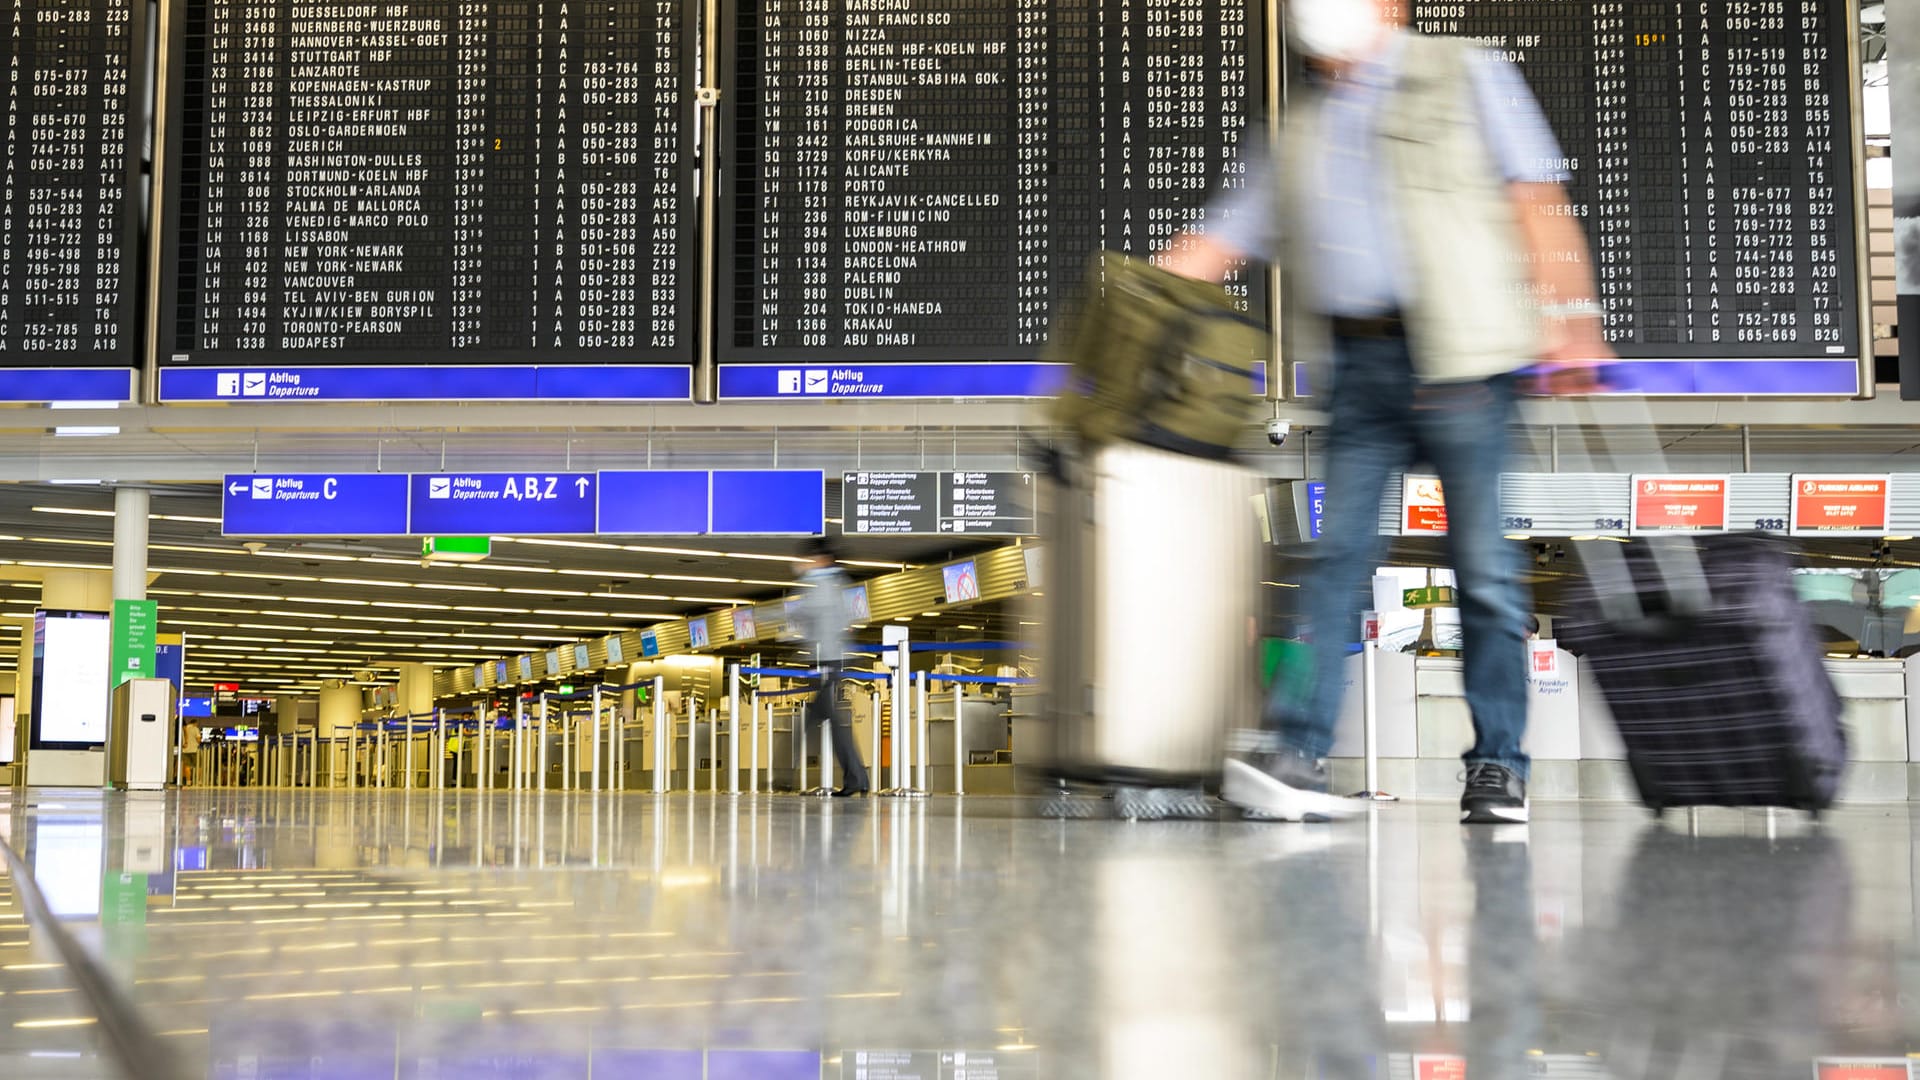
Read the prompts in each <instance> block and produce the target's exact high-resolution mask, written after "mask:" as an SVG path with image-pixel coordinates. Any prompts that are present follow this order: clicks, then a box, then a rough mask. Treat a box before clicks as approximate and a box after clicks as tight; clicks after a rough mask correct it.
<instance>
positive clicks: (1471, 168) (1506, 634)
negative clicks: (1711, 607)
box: [1163, 0, 1609, 823]
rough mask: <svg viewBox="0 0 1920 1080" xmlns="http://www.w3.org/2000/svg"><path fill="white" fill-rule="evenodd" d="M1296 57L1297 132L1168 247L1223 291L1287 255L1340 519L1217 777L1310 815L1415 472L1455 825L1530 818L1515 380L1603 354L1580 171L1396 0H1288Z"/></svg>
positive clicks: (1291, 295)
mask: <svg viewBox="0 0 1920 1080" xmlns="http://www.w3.org/2000/svg"><path fill="white" fill-rule="evenodd" d="M1286 14H1287V31H1288V35H1287V36H1288V41H1289V43H1290V44H1291V45H1292V46H1293V47H1295V48H1296V49H1298V50H1299V51H1300V52H1301V53H1302V54H1304V55H1305V56H1306V58H1307V61H1308V64H1309V67H1310V69H1311V71H1312V77H1311V78H1310V79H1309V85H1308V86H1306V87H1305V88H1303V89H1300V90H1298V91H1297V92H1296V93H1295V94H1294V96H1293V100H1292V101H1291V102H1290V104H1289V108H1288V112H1287V117H1286V124H1285V134H1284V136H1283V137H1282V139H1281V140H1280V142H1279V144H1278V146H1277V147H1276V148H1274V150H1273V151H1272V152H1270V153H1268V154H1266V155H1265V156H1264V157H1262V158H1261V159H1260V160H1256V161H1252V162H1250V163H1249V169H1248V175H1247V176H1246V181H1245V187H1244V188H1240V189H1235V190H1232V191H1230V192H1229V193H1228V194H1227V195H1226V196H1225V203H1226V205H1225V206H1224V207H1222V209H1224V210H1226V211H1228V212H1227V213H1225V214H1217V215H1210V219H1209V220H1210V229H1213V230H1215V231H1210V232H1209V233H1208V234H1206V235H1204V236H1201V235H1196V234H1192V233H1189V234H1186V235H1183V236H1181V237H1179V238H1176V240H1175V241H1174V242H1173V244H1172V245H1171V246H1170V247H1169V249H1168V251H1167V252H1166V253H1165V254H1164V256H1163V260H1164V262H1165V265H1167V266H1168V267H1169V268H1170V269H1172V270H1174V271H1176V272H1179V273H1183V274H1187V275H1190V276H1193V277H1200V278H1207V279H1212V280H1218V279H1220V278H1221V277H1224V276H1225V275H1226V274H1227V273H1228V272H1229V271H1230V269H1231V268H1232V266H1233V264H1234V263H1235V261H1236V260H1238V259H1241V258H1249V257H1251V258H1263V259H1269V260H1271V261H1273V262H1274V263H1275V264H1276V266H1277V269H1278V270H1279V272H1280V275H1281V280H1282V283H1283V305H1282V311H1281V313H1280V319H1281V321H1280V324H1279V328H1280V331H1281V334H1282V348H1283V350H1284V352H1285V355H1287V356H1288V357H1289V358H1291V359H1294V360H1296V361H1301V362H1304V363H1306V364H1307V365H1308V367H1309V370H1310V376H1309V386H1310V389H1311V392H1312V393H1313V395H1314V396H1315V398H1316V399H1317V400H1318V401H1320V402H1322V403H1324V407H1325V408H1326V409H1327V410H1328V412H1329V415H1330V419H1331V426H1332V430H1331V432H1330V435H1331V438H1330V445H1329V448H1328V466H1327V470H1328V471H1327V477H1326V480H1327V498H1328V508H1327V521H1326V526H1325V529H1324V530H1323V533H1322V539H1321V540H1320V541H1319V543H1318V551H1317V558H1318V560H1319V561H1318V572H1317V573H1316V574H1315V575H1314V580H1313V582H1312V583H1311V585H1310V588H1309V590H1308V593H1307V597H1306V604H1307V615H1308V622H1309V625H1310V628H1311V631H1310V632H1311V634H1312V636H1313V640H1314V664H1313V667H1314V673H1315V674H1314V678H1313V679H1312V680H1311V685H1310V686H1307V687H1297V686H1296V687H1288V686H1285V685H1280V684H1276V686H1275V692H1274V697H1273V699H1272V701H1271V702H1270V703H1269V705H1268V709H1267V718H1266V719H1267V728H1268V730H1267V731H1266V732H1265V733H1263V735H1262V738H1261V739H1260V741H1259V742H1257V743H1256V744H1255V747H1254V749H1252V750H1251V751H1250V752H1247V753H1244V754H1238V755H1236V756H1235V757H1233V758H1232V759H1230V760H1229V761H1228V762H1227V773H1226V779H1225V788H1224V795H1225V797H1226V798H1227V799H1228V800H1229V801H1231V802H1235V803H1238V804H1240V805H1241V806H1242V807H1244V808H1246V809H1247V810H1249V811H1250V812H1252V813H1253V814H1254V815H1256V816H1267V817H1277V818H1282V819H1286V820H1306V819H1320V818H1328V817H1333V816H1337V815H1339V814H1342V813H1345V812H1349V811H1350V810H1351V809H1352V808H1353V804H1352V803H1351V802H1350V801H1348V800H1344V799H1339V798H1336V797H1334V796H1332V795H1331V794H1330V792H1329V791H1328V781H1327V773H1326V767H1325V764H1324V761H1323V760H1322V759H1323V758H1324V757H1325V756H1326V754H1327V753H1328V752H1329V751H1330V750H1331V749H1332V747H1333V728H1334V721H1335V719H1336V718H1337V717H1338V715H1339V712H1340V702H1341V696H1342V693H1343V690H1344V684H1345V671H1344V665H1345V663H1346V655H1347V651H1348V649H1347V645H1348V643H1349V642H1351V641H1353V640H1354V639H1355V638H1356V637H1357V636H1358V634H1359V629H1360V628H1359V612H1360V611H1361V610H1362V609H1363V608H1366V607H1371V606H1372V605H1371V603H1369V602H1366V601H1364V600H1362V594H1363V592H1364V591H1365V590H1366V589H1367V587H1368V584H1369V582H1370V580H1371V578H1372V574H1373V569H1374V567H1375V566H1377V565H1378V564H1379V562H1380V559H1381V558H1382V556H1383V555H1384V554H1385V549H1384V541H1383V540H1382V538H1381V537H1380V535H1379V527H1378V515H1379V508H1380V501H1381V497H1382V495H1383V493H1384V491H1385V486H1386V482H1387V478H1388V477H1389V476H1390V475H1391V474H1393V473H1394V472H1397V471H1401V470H1404V469H1407V468H1410V467H1412V466H1414V465H1416V464H1419V463H1421V462H1425V463H1428V464H1430V465H1431V466H1432V467H1433V468H1434V470H1435V471H1436V472H1437V473H1438V474H1439V477H1440V481H1441V484H1442V486H1443V488H1444V489H1445V491H1446V500H1447V518H1448V528H1449V533H1448V537H1447V541H1448V546H1449V548H1450V549H1451V557H1452V562H1453V566H1454V568H1455V571H1456V572H1457V575H1458V580H1459V585H1460V592H1461V597H1462V599H1461V605H1460V606H1461V622H1462V628H1463V630H1464V632H1465V636H1466V658H1465V664H1466V693H1467V701H1468V703H1469V705H1470V706H1471V707H1472V710H1473V724H1474V731H1475V742H1474V745H1473V746H1472V748H1471V749H1469V750H1468V751H1467V752H1466V754H1465V761H1466V766H1467V768H1466V790H1465V793H1464V794H1463V795H1462V797H1461V800H1460V808H1461V820H1463V821H1468V822H1485V823H1499V822H1521V821H1525V820H1526V819H1527V811H1528V804H1527V784H1526V781H1527V769H1528V759H1527V755H1526V754H1525V753H1524V752H1523V751H1522V750H1521V738H1522V736H1523V735H1524V734H1525V730H1526V718H1527V697H1526V670H1525V647H1524V645H1523V640H1522V638H1523V634H1524V632H1525V630H1524V628H1525V619H1526V612H1527V609H1528V607H1529V605H1528V603H1527V599H1528V597H1527V594H1526V591H1525V586H1524V584H1523V583H1522V582H1521V580H1520V576H1519V573H1520V566H1519V559H1518V555H1517V553H1516V551H1515V550H1514V548H1513V546H1512V545H1511V544H1509V543H1507V542H1506V541H1505V540H1503V538H1502V528H1501V520H1500V499H1499V496H1500V473H1501V472H1502V471H1503V469H1504V468H1505V466H1506V463H1507V458H1508V440H1509V435H1508V427H1509V424H1510V423H1511V422H1512V421H1513V419H1514V410H1515V399H1516V395H1517V392H1518V390H1519V379H1520V375H1519V374H1518V373H1519V372H1521V371H1522V369H1526V368H1529V367H1531V366H1534V365H1536V364H1538V365H1543V366H1544V367H1545V368H1546V369H1547V370H1548V371H1549V372H1552V373H1553V374H1552V375H1551V376H1550V377H1551V378H1554V379H1556V380H1559V382H1560V384H1561V388H1565V389H1583V388H1585V379H1584V378H1583V377H1581V376H1580V373H1582V372H1586V371H1590V370H1591V365H1592V364H1594V363H1595V362H1598V361H1601V360H1604V359H1605V358H1607V357H1608V355H1609V352H1608V349H1607V347H1606V344H1605V340H1604V338H1603V336H1602V333H1601V328H1602V327H1601V311H1600V308H1599V306H1598V305H1597V304H1596V303H1595V301H1594V288H1593V278H1592V274H1591V271H1590V270H1589V269H1588V266H1587V244H1586V237H1585V234H1584V233H1583V232H1582V229H1581V226H1580V224H1579V219H1578V218H1577V217H1576V216H1575V211H1574V209H1573V208H1570V207H1569V206H1568V204H1567V197H1566V192H1565V189H1564V188H1563V186H1562V185H1563V184H1564V182H1565V181H1566V179H1567V166H1568V164H1569V163H1568V162H1567V161H1566V160H1565V159H1564V158H1562V156H1561V154H1560V150H1559V147H1558V145H1557V144H1556V142H1555V140H1554V137H1553V132H1552V130H1551V129H1550V128H1549V127H1548V125H1547V122H1546V118H1545V116H1544V115H1543V114H1542V113H1541V110H1540V107H1539V105H1538V103H1537V102H1536V101H1535V100H1534V98H1533V95H1532V94H1531V93H1530V92H1529V90H1528V88H1527V85H1526V82H1525V81H1524V79H1523V78H1522V77H1521V76H1520V74H1519V72H1518V71H1517V70H1516V69H1515V68H1513V67H1512V66H1511V65H1509V64H1507V63H1505V62H1504V61H1503V60H1501V59H1498V58H1496V57H1494V56H1492V55H1490V54H1488V53H1486V52H1485V51H1483V50H1482V49H1480V48H1478V47H1477V46H1475V45H1474V44H1473V43H1472V42H1469V41H1465V40H1461V39H1453V38H1439V37H1425V36H1422V35H1419V34H1415V33H1413V32H1411V31H1409V30H1407V29H1406V28H1405V27H1404V25H1403V24H1404V22H1405V15H1404V12H1403V11H1402V10H1401V4H1400V3H1399V2H1398V0H1289V2H1288V4H1287V11H1286Z"/></svg>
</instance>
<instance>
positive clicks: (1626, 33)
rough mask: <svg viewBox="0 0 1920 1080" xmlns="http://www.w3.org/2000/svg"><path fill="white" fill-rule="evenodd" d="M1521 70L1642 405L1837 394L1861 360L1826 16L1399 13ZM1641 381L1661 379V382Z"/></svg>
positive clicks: (1834, 1) (1649, 3)
mask: <svg viewBox="0 0 1920 1080" xmlns="http://www.w3.org/2000/svg"><path fill="white" fill-rule="evenodd" d="M1411 8H1412V18H1413V24H1414V26H1415V28H1416V29H1418V30H1420V31H1421V32H1424V33H1435V34H1446V35H1450V36H1463V37H1470V38H1476V39H1479V40H1480V41H1482V42H1483V43H1484V44H1486V45H1487V46H1489V47H1490V48H1492V49H1493V50H1494V51H1496V52H1498V53H1499V54H1501V55H1503V56H1505V57H1506V58H1507V59H1508V60H1510V61H1512V62H1514V63H1515V64H1517V65H1518V66H1519V67H1520V69H1521V71H1522V72H1523V73H1524V74H1525V75H1526V77H1527V81H1528V83H1529V84H1530V85H1531V87H1532V88H1533V91H1534V93H1535V95H1536V96H1537V97H1538V98H1539V99H1540V102H1541V104H1542V106H1543V107H1544V109H1545V111H1546V113H1547V118H1548V120H1549V121H1550V122H1551V123H1552V125H1553V129H1554V132H1555V134H1556V135H1557V136H1558V137H1559V140H1560V143H1561V149H1562V151H1563V153H1564V155H1565V157H1566V159H1567V160H1566V164H1567V165H1568V166H1569V169H1570V171H1571V174H1572V178H1573V179H1572V182H1571V184H1570V185H1569V193H1570V196H1571V202H1572V209H1573V212H1574V213H1575V214H1576V215H1577V216H1578V217H1579V219H1580V220H1581V222H1582V224H1584V225H1585V226H1586V230H1587V235H1588V238H1589V240H1590V242H1591V243H1592V246H1593V260H1594V270H1595V275H1596V277H1597V279H1598V287H1599V290H1600V300H1601V302H1602V304H1603V306H1604V307H1605V309H1606V334H1607V339H1608V340H1609V341H1610V342H1611V343H1612V344H1613V347H1614V349H1615V350H1616V351H1617V352H1618V353H1619V354H1620V355H1621V356H1622V357H1623V358H1626V359H1628V360H1636V359H1637V360H1643V361H1650V362H1646V363H1640V364H1636V365H1629V366H1630V368H1632V369H1633V370H1634V373H1635V374H1637V375H1638V376H1639V379H1638V381H1639V382H1640V383H1642V384H1643V388H1645V389H1648V390H1650V391H1660V390H1670V391H1673V392H1680V393H1729V394H1796V393H1805V394H1831V393H1841V394H1851V393H1854V392H1855V391H1856V389H1857V386H1856V379H1857V376H1858V357H1859V356H1860V350H1861V347H1862V346H1861V340H1860V308H1859V302H1860V298H1859V285H1858V263H1857V260H1858V258H1859V257H1860V255H1859V253H1858V252H1857V251H1856V243H1855V223H1854V222H1855V219H1854V205H1853V191H1854V186H1855V179H1854V169H1855V165H1854V159H1855V150H1854V146H1855V143H1856V142H1857V140H1855V138H1854V136H1853V131H1854V125H1853V119H1852V113H1851V97H1850V83H1851V82H1852V81H1853V80H1854V79H1857V78H1858V73H1857V71H1856V70H1855V69H1854V68H1853V66H1852V51H1851V50H1850V48H1849V43H1848V36H1849V34H1850V33H1851V32H1852V28H1851V26H1850V20H1849V18H1848V15H1847V5H1846V4H1845V3H1843V2H1841V0H1686V2H1685V3H1673V2H1670V0H1659V2H1656V0H1411ZM1652 361H1668V362H1669V363H1665V364H1661V363H1657V362H1652Z"/></svg>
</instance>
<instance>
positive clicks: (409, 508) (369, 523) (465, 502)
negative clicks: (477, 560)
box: [222, 469, 1031, 554]
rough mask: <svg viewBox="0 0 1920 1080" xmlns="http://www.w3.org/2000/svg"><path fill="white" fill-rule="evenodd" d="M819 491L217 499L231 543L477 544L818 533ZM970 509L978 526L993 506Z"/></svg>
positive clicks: (313, 481) (257, 486)
mask: <svg viewBox="0 0 1920 1080" xmlns="http://www.w3.org/2000/svg"><path fill="white" fill-rule="evenodd" d="M963 475H974V476H979V475H986V476H992V475H996V474H963ZM1028 483H1029V485H1030V484H1031V480H1030V479H1029V481H1028ZM965 486H966V485H965V484H964V483H962V485H961V487H965ZM956 490H960V489H959V488H956ZM825 492H826V480H825V477H824V476H823V474H822V473H821V472H820V470H818V469H716V470H713V471H707V470H693V471H686V470H671V469H669V470H660V471H652V470H649V471H644V472H605V473H579V472H562V473H543V472H531V471H530V472H517V473H432V474H415V475H411V476H409V475H397V474H392V473H362V474H324V475H321V474H315V475H298V476H289V475H279V476H248V475H235V476H229V477H227V478H226V484H225V487H224V490H223V492H222V509H223V515H222V521H223V529H224V532H225V533H226V535H228V536H408V535H413V536H435V537H441V538H442V539H441V540H439V541H438V542H437V543H438V544H439V545H446V544H447V543H448V541H447V540H446V539H444V538H445V537H448V536H456V537H457V536H461V535H465V536H469V537H475V538H478V539H477V540H476V541H475V542H476V543H483V542H484V538H485V537H488V536H593V535H596V534H605V535H609V536H623V535H625V536H709V535H712V536H729V535H730V536H818V535H820V533H821V532H823V531H824V530H825V528H826V524H825V522H826V494H825ZM1030 504H1031V500H1030V499H1029V500H1028V505H1029V507H1030ZM969 505H970V506H975V505H977V506H978V507H979V509H978V511H977V513H976V516H980V517H982V519H983V520H984V519H986V518H987V517H989V516H990V515H989V514H988V510H987V507H989V506H991V505H996V504H995V503H993V501H992V500H991V499H987V500H980V499H976V500H975V502H974V503H970V504H969ZM1028 513H1029V514H1031V509H1029V510H1028ZM431 550H432V552H433V553H436V554H437V553H438V548H435V549H431Z"/></svg>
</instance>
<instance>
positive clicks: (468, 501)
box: [408, 473, 599, 536]
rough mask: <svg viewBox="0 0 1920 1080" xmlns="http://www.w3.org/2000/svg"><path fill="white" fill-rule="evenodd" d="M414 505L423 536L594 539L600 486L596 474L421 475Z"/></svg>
mask: <svg viewBox="0 0 1920 1080" xmlns="http://www.w3.org/2000/svg"><path fill="white" fill-rule="evenodd" d="M412 480H413V485H412V491H411V493H410V497H409V499H408V503H409V505H410V507H411V509H410V513H411V515H412V519H413V531H414V533H416V534H418V535H421V536H489V535H491V536H591V535H593V533H594V526H595V517H596V514H595V511H596V508H597V504H598V499H599V493H598V491H597V490H596V489H597V488H598V487H599V484H598V483H597V482H596V479H595V477H594V474H592V473H438V474H430V475H422V476H415V477H413V478H412Z"/></svg>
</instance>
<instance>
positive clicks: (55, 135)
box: [0, 0, 147, 368]
mask: <svg viewBox="0 0 1920 1080" xmlns="http://www.w3.org/2000/svg"><path fill="white" fill-rule="evenodd" d="M10 6H11V7H12V18H11V20H10V28H9V39H8V63H7V82H6V95H7V106H6V107H7V116H6V124H7V132H6V150H5V155H6V156H5V162H4V165H0V169H4V173H5V175H4V178H3V182H0V367H14V368H18V367H32V366H49V367H86V366H102V367H107V366H130V365H131V364H132V363H133V359H134V349H135V346H136V340H135V339H136V338H137V337H138V333H137V330H136V327H137V325H138V323H137V319H136V315H135V313H136V311H137V310H138V309H137V307H136V306H135V305H136V299H137V298H136V297H135V295H134V293H135V280H136V277H135V275H136V269H137V259H138V258H139V247H140V199H139V196H138V191H139V186H138V185H139V177H140V148H141V145H142V140H143V138H144V127H145V123H144V120H143V119H142V112H143V109H144V102H145V90H144V89H143V87H144V85H145V81H146V75H145V70H146V59H145V58H146V55H147V48H146V36H147V34H146V17H145V12H146V5H145V4H144V3H132V2H129V0H13V3H12V4H11V5H10Z"/></svg>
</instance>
